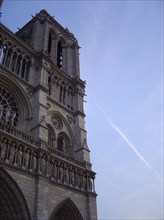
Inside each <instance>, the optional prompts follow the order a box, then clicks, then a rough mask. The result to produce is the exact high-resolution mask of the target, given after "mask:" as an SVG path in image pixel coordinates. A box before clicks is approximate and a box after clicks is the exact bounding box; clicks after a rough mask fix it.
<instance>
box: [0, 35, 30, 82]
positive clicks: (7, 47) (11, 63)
mask: <svg viewBox="0 0 164 220" xmlns="http://www.w3.org/2000/svg"><path fill="white" fill-rule="evenodd" d="M30 63H31V62H30V56H28V55H27V54H26V53H25V52H23V51H21V49H19V48H18V47H16V45H14V44H12V43H11V42H10V41H8V40H4V39H3V38H2V37H1V40H0V64H2V65H3V66H5V67H7V68H8V69H10V70H11V71H12V72H13V73H15V74H17V75H18V76H20V77H21V78H22V79H25V80H28V74H29V69H30Z"/></svg>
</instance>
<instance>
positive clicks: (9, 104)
mask: <svg viewBox="0 0 164 220" xmlns="http://www.w3.org/2000/svg"><path fill="white" fill-rule="evenodd" d="M0 120H2V121H4V122H5V123H7V124H10V125H12V126H16V125H17V124H18V121H19V110H18V107H17V104H16V102H15V99H14V98H13V97H12V95H11V94H10V92H8V91H7V90H6V89H5V88H3V87H0Z"/></svg>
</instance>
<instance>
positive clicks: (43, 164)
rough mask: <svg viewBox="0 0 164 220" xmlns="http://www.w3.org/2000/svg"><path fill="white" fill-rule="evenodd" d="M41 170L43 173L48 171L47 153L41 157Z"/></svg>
mask: <svg viewBox="0 0 164 220" xmlns="http://www.w3.org/2000/svg"><path fill="white" fill-rule="evenodd" d="M40 168H41V172H42V174H45V173H46V159H45V155H44V156H43V157H42V159H41V167H40Z"/></svg>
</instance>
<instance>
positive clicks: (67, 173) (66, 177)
mask: <svg viewBox="0 0 164 220" xmlns="http://www.w3.org/2000/svg"><path fill="white" fill-rule="evenodd" d="M65 182H66V183H67V184H69V171H68V169H66V170H65Z"/></svg>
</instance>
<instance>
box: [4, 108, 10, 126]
mask: <svg viewBox="0 0 164 220" xmlns="http://www.w3.org/2000/svg"><path fill="white" fill-rule="evenodd" d="M10 116H11V111H10V108H9V107H7V108H6V109H5V122H6V123H7V122H9V121H10Z"/></svg>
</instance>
